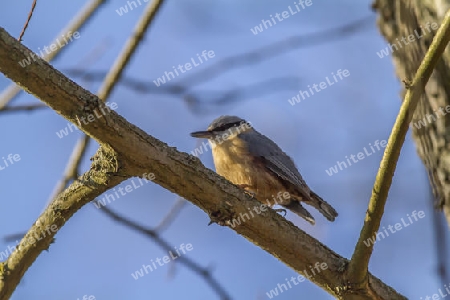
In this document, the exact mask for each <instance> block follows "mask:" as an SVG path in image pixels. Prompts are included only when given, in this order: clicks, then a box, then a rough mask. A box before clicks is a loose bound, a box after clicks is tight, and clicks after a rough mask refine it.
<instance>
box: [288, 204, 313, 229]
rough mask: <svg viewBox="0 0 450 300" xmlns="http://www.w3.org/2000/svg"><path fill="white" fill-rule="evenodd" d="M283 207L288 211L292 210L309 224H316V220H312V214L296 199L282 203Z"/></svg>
mask: <svg viewBox="0 0 450 300" xmlns="http://www.w3.org/2000/svg"><path fill="white" fill-rule="evenodd" d="M283 207H286V208H287V209H289V210H290V211H292V212H294V213H295V214H296V215H298V216H300V217H302V218H303V219H305V220H306V221H308V222H309V223H311V225H314V224H316V221H315V220H314V218H313V216H311V214H310V213H309V211H307V210H306V209H305V208H304V207H303V206H302V205H301V204H300V202H298V201H291V203H289V204H288V205H283Z"/></svg>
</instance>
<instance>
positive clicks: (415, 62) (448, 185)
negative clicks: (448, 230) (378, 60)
mask: <svg viewBox="0 0 450 300" xmlns="http://www.w3.org/2000/svg"><path fill="white" fill-rule="evenodd" d="M373 7H374V9H375V10H376V11H377V12H378V14H379V19H378V26H379V29H380V31H381V33H382V34H383V36H384V37H385V39H386V40H387V42H388V43H389V44H390V45H394V44H395V45H397V48H398V49H395V47H392V49H394V51H393V52H392V54H391V55H392V59H393V61H394V65H395V70H396V73H397V76H398V78H399V79H400V80H402V81H403V80H406V81H409V80H411V78H412V77H413V76H414V74H415V72H416V71H417V68H418V66H419V64H420V61H421V60H422V58H423V57H424V55H425V52H426V50H427V49H428V47H429V45H430V44H431V41H432V39H433V37H434V35H435V34H436V32H437V30H432V31H431V32H429V31H428V30H427V29H426V26H427V23H430V24H432V23H436V24H437V25H438V26H439V25H440V24H441V22H442V19H443V17H444V15H445V13H446V12H447V10H448V9H449V8H450V1H449V0H397V1H390V0H376V1H374V4H373ZM411 34H413V35H414V36H415V40H414V41H413V42H409V41H408V40H407V39H406V41H407V42H408V44H405V43H403V42H402V41H401V39H402V38H408V36H409V35H411ZM400 45H402V47H400ZM385 59H386V58H385ZM449 62H450V51H449V49H448V48H447V49H446V51H445V52H444V54H443V55H442V58H441V59H440V61H439V62H438V65H437V66H436V69H435V71H434V72H433V74H432V76H431V78H430V79H429V81H428V84H427V86H426V89H425V94H424V95H423V96H422V99H421V100H420V102H419V104H418V107H417V109H416V111H415V113H414V115H413V121H412V123H411V130H412V136H413V139H414V141H415V143H416V147H417V152H418V154H419V156H420V158H421V160H422V162H423V163H424V165H425V168H426V170H427V173H428V177H429V179H430V183H431V185H432V187H433V192H434V195H435V198H436V201H435V206H436V207H437V208H438V209H441V210H443V211H444V213H445V216H446V218H447V222H448V224H449V225H450V146H449V139H450V135H449V132H450V131H449V126H450V114H448V112H450V107H447V106H448V105H449V104H450V100H449V99H450V98H449V95H450V69H449ZM402 93H404V91H403V92H402ZM402 98H403V97H402ZM441 108H442V110H441V111H439V110H440V109H441ZM446 108H448V109H449V110H448V111H446ZM443 112H444V113H445V114H444V113H443ZM419 121H422V122H424V123H425V126H422V125H420V123H419ZM419 126H420V128H418V127H419Z"/></svg>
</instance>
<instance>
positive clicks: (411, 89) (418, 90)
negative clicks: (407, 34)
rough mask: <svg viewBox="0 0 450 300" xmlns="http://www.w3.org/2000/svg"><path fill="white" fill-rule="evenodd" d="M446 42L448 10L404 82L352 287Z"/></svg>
mask: <svg viewBox="0 0 450 300" xmlns="http://www.w3.org/2000/svg"><path fill="white" fill-rule="evenodd" d="M449 41H450V11H449V12H448V13H447V14H446V16H445V19H444V20H443V23H442V25H441V27H440V28H439V30H438V32H437V33H436V36H435V37H434V39H433V42H432V44H431V45H430V48H429V50H428V52H427V53H426V54H425V57H424V59H423V61H422V63H421V64H420V67H419V69H418V70H417V72H416V74H415V76H414V79H413V81H412V82H411V83H410V82H405V84H406V89H407V92H406V95H405V99H404V101H403V102H402V106H401V107H400V112H399V114H398V116H397V119H396V120H395V124H394V127H393V128H392V132H391V135H390V136H389V140H388V144H387V146H386V150H385V151H384V154H383V158H382V160H381V163H380V168H379V169H378V173H377V176H376V179H375V183H374V186H373V190H372V196H371V197H370V202H369V208H368V209H367V213H366V218H365V220H364V226H363V228H362V229H361V234H360V236H359V239H358V243H357V244H356V247H355V251H354V252H353V255H352V259H351V261H350V264H349V267H348V273H347V276H348V279H349V280H350V281H351V282H353V283H356V284H360V285H364V284H365V283H366V280H367V273H368V266H369V260H370V256H371V255H372V251H373V245H374V244H372V243H371V244H370V245H369V246H366V245H365V242H367V240H368V239H370V238H371V237H373V236H374V235H375V234H376V232H377V231H378V229H379V228H380V222H381V218H382V217H383V213H384V206H385V204H386V200H387V196H388V193H389V188H390V187H391V183H392V178H393V176H394V172H395V168H396V166H397V161H398V158H399V157H400V150H401V148H402V146H403V142H404V141H405V136H406V133H407V132H408V129H409V124H410V122H411V119H412V117H413V113H414V110H415V109H416V106H417V103H418V102H419V100H420V97H422V95H423V93H424V90H425V85H426V83H427V81H428V79H429V78H430V76H431V73H432V72H433V70H434V68H435V66H436V64H437V62H438V60H439V58H440V57H441V56H442V53H443V52H444V50H445V47H446V46H447V44H448V42H449Z"/></svg>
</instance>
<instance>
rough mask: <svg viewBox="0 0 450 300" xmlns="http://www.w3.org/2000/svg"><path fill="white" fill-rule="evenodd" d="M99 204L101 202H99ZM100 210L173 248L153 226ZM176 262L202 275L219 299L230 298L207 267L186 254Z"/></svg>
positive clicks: (162, 245)
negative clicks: (145, 225) (148, 226)
mask: <svg viewBox="0 0 450 300" xmlns="http://www.w3.org/2000/svg"><path fill="white" fill-rule="evenodd" d="M177 203H184V200H183V202H177ZM99 205H100V206H101V203H99ZM101 211H102V212H104V213H105V214H106V215H107V216H109V217H110V218H112V219H113V220H114V221H116V222H118V223H119V224H122V225H124V226H125V227H127V228H130V229H132V230H134V231H137V232H139V233H141V234H143V235H145V236H146V237H148V238H150V239H151V240H152V241H153V242H155V244H157V245H158V246H159V247H161V248H162V249H163V250H164V251H167V252H169V251H171V250H173V247H171V246H170V244H169V243H168V242H167V241H165V240H164V239H163V238H162V237H161V236H160V235H159V234H158V231H159V230H158V229H156V228H155V229H154V230H153V229H150V228H145V227H144V226H142V225H139V224H137V223H136V222H134V221H131V220H130V219H128V218H125V217H123V216H120V215H119V214H117V213H115V212H113V211H112V210H111V209H109V208H107V207H106V206H101ZM176 262H180V263H181V264H182V265H185V266H186V267H188V269H190V270H192V271H193V272H194V273H196V274H197V275H199V276H200V277H202V278H203V279H204V280H205V281H206V283H207V284H208V285H209V286H210V287H211V288H212V289H213V290H214V291H215V292H216V293H217V294H218V295H219V297H220V299H222V300H230V299H231V297H230V296H229V295H228V293H227V292H226V291H225V289H224V288H223V287H222V286H221V285H220V283H219V282H218V281H217V280H216V279H214V277H213V276H212V274H211V271H210V270H209V269H208V268H204V267H202V266H200V265H199V264H197V263H196V262H194V261H193V260H191V259H190V258H188V257H186V256H178V257H177V260H176Z"/></svg>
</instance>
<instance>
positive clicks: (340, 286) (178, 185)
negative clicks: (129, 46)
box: [0, 28, 405, 300]
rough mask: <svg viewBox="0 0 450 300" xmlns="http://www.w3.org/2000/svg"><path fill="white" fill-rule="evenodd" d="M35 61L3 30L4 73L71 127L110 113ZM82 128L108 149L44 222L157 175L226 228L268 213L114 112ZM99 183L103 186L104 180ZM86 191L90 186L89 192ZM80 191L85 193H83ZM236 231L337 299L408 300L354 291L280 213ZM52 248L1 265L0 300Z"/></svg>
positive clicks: (339, 269)
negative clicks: (25, 62)
mask: <svg viewBox="0 0 450 300" xmlns="http://www.w3.org/2000/svg"><path fill="white" fill-rule="evenodd" d="M12 49H14V50H15V51H12ZM29 53H30V51H29V50H28V49H27V48H25V47H23V46H22V45H21V44H20V43H18V42H17V41H16V40H15V39H14V38H13V37H11V36H10V35H9V34H8V33H7V32H6V31H5V30H4V29H2V28H0V62H1V63H0V72H2V73H4V74H5V75H6V76H7V77H9V78H11V79H12V80H13V81H15V82H18V83H20V85H21V86H22V87H23V88H24V89H26V90H27V91H29V92H30V93H32V94H33V95H35V96H36V97H37V98H39V99H41V100H42V101H43V102H45V103H47V105H48V106H50V107H51V108H52V109H54V110H55V111H56V112H58V113H59V114H60V115H62V116H63V117H64V118H66V119H67V120H69V121H71V122H74V123H78V121H77V120H78V118H82V117H84V118H86V117H87V116H88V115H89V114H90V113H92V112H100V111H105V110H107V107H106V106H105V104H104V103H103V101H102V100H101V99H99V98H98V97H96V96H95V95H93V94H91V93H90V92H88V91H86V90H84V89H83V88H82V87H80V86H78V85H77V84H75V83H74V82H73V81H71V80H70V79H68V78H67V77H65V76H64V75H63V74H62V73H61V72H58V71H57V70H55V69H54V68H53V67H52V66H50V65H49V64H48V63H46V62H45V61H43V60H38V61H37V62H36V63H34V64H32V65H30V66H28V67H27V72H26V73H25V72H23V70H21V69H20V68H17V66H16V64H17V61H19V60H21V59H23V57H25V56H26V55H29ZM49 91H51V94H52V96H51V97H49ZM78 125H79V127H80V129H81V130H82V131H84V132H85V133H86V134H87V135H89V136H91V137H92V138H94V139H96V140H97V141H98V142H99V144H100V145H102V146H101V148H100V150H99V152H98V153H97V155H96V157H97V160H94V163H95V164H94V165H93V166H92V168H91V171H90V172H88V174H86V175H85V176H83V177H82V178H81V179H80V180H77V181H75V182H74V183H72V184H71V185H70V186H69V188H68V189H66V190H65V191H64V192H63V193H62V194H61V195H60V196H59V197H58V199H57V200H56V201H54V202H52V203H51V204H50V206H49V208H48V209H47V210H46V211H45V212H44V214H43V215H42V216H41V217H40V218H39V221H40V222H44V221H45V224H48V225H50V224H56V225H57V226H58V228H60V226H62V225H63V224H64V222H66V221H67V220H68V219H69V218H70V217H71V215H73V213H74V211H73V208H74V207H75V209H78V208H80V207H81V206H82V205H84V204H86V203H88V202H89V201H91V200H93V199H95V198H96V197H97V196H98V195H100V194H101V193H103V192H104V191H106V189H109V188H112V187H113V186H115V185H117V184H118V183H119V182H121V181H122V180H124V179H128V178H129V177H130V176H139V177H142V176H143V174H145V173H148V172H149V171H151V172H152V173H153V174H154V176H155V179H154V182H155V183H157V184H159V185H161V186H162V187H164V188H166V189H168V190H169V191H172V192H174V193H177V194H178V195H180V196H181V197H183V198H185V199H187V200H189V201H190V202H192V203H193V204H195V205H196V206H198V207H199V208H201V209H202V210H203V211H205V212H206V213H207V214H208V215H209V216H210V217H211V218H212V220H213V221H215V222H217V223H220V224H224V225H228V226H230V227H232V226H231V224H230V221H231V220H232V219H233V218H236V217H237V216H239V215H240V214H243V213H248V211H249V210H251V209H252V208H253V207H255V206H259V205H261V204H260V202H258V201H257V200H255V199H252V198H251V197H250V196H248V195H247V194H245V192H244V191H242V190H241V189H239V188H238V187H237V186H235V185H233V184H231V183H230V182H228V181H226V180H225V179H224V178H223V177H221V176H219V175H217V174H216V173H215V172H213V171H211V170H209V169H207V168H205V167H204V166H203V165H202V164H201V162H200V161H199V160H198V158H195V157H193V156H190V155H188V154H186V153H180V152H178V151H177V150H176V149H175V148H172V147H169V146H167V145H166V144H164V143H162V142H161V141H159V140H157V139H155V138H153V137H152V136H149V135H148V134H146V133H145V132H144V131H142V130H141V129H139V128H137V127H136V126H134V125H132V124H130V123H129V122H127V121H126V120H125V119H124V118H123V117H121V116H120V115H118V114H117V113H116V112H115V111H109V112H108V114H105V115H104V116H103V117H102V118H99V119H97V120H96V121H95V122H92V123H87V124H85V123H81V122H80V123H78ZM105 147H106V148H105ZM112 149H114V150H112ZM101 158H102V159H101ZM92 170H94V171H95V172H94V171H92ZM99 174H100V175H102V176H99ZM89 176H94V178H93V179H92V178H90V177H89ZM99 177H100V180H99V179H97V178H99ZM80 182H81V183H80ZM81 184H89V186H88V188H85V189H83V188H84V187H83V186H80V185H81ZM79 188H82V189H83V190H82V191H79ZM74 192H75V194H74ZM80 199H81V200H80ZM63 200H64V201H63ZM49 219H50V220H49ZM232 229H233V230H235V231H236V232H237V233H239V234H240V235H242V236H243V237H245V238H246V239H248V240H249V241H251V242H253V243H255V244H256V245H258V246H259V247H261V248H262V249H264V250H266V251H267V252H268V253H270V254H272V255H273V256H275V257H277V258H278V259H279V260H280V261H282V262H284V263H285V264H286V265H288V266H289V267H291V268H292V269H294V270H295V271H296V272H299V273H300V274H305V275H306V276H308V277H309V279H310V280H311V281H313V282H314V283H316V284H317V285H318V286H320V287H322V288H323V289H325V290H326V291H328V292H329V293H330V294H332V295H334V296H336V297H339V298H347V297H349V296H355V295H356V296H359V299H373V297H374V295H375V296H376V297H378V298H380V299H389V300H396V299H405V298H404V297H403V296H401V295H400V294H398V293H397V292H396V291H395V290H393V289H392V288H390V287H389V286H387V285H386V284H384V283H383V282H381V281H380V280H379V279H377V278H376V277H374V276H373V275H371V274H369V275H368V278H369V279H368V282H369V284H368V286H367V287H366V289H365V290H355V289H353V288H352V284H351V283H348V282H347V281H345V279H344V278H343V272H344V271H345V267H346V264H347V260H346V259H345V258H343V257H341V256H339V255H338V254H336V253H335V252H333V251H332V250H330V249H329V248H328V247H326V246H325V245H323V244H321V243H320V242H319V241H317V240H315V239H314V238H312V237H311V236H309V235H308V234H306V233H305V232H304V231H302V230H300V229H299V228H297V227H296V226H294V225H293V224H292V223H291V222H289V221H287V220H286V219H284V218H283V217H281V216H279V215H278V214H277V213H276V212H274V211H273V210H267V211H266V212H263V213H261V214H258V215H255V216H254V217H253V218H251V219H249V220H247V221H245V222H242V223H241V225H239V226H236V227H235V228H232ZM44 230H45V228H43V227H42V226H33V227H32V229H31V231H30V232H29V233H27V236H28V235H29V234H31V233H36V234H42V233H43V231H44ZM53 235H54V234H53ZM53 235H50V237H53ZM25 239H26V237H25ZM50 241H51V240H50V239H43V240H41V241H39V245H38V246H36V247H33V249H34V251H25V252H22V250H21V246H19V249H20V251H18V252H17V251H16V252H13V254H12V255H11V256H10V257H9V258H8V260H7V261H6V262H4V263H2V264H0V299H1V298H2V297H3V296H4V295H5V296H9V295H10V294H11V293H12V291H13V290H14V288H15V287H16V285H17V283H18V280H19V279H20V277H21V276H22V275H23V273H24V272H25V270H26V269H27V268H28V267H29V265H30V264H31V263H32V262H33V261H34V260H35V259H36V257H37V253H35V252H39V251H43V250H44V249H46V248H47V247H48V246H49V244H50ZM317 263H320V264H322V263H324V264H326V265H327V269H326V270H324V271H322V272H320V273H319V274H316V275H315V276H310V275H309V274H306V272H308V270H310V267H311V266H314V265H315V264H317Z"/></svg>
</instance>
